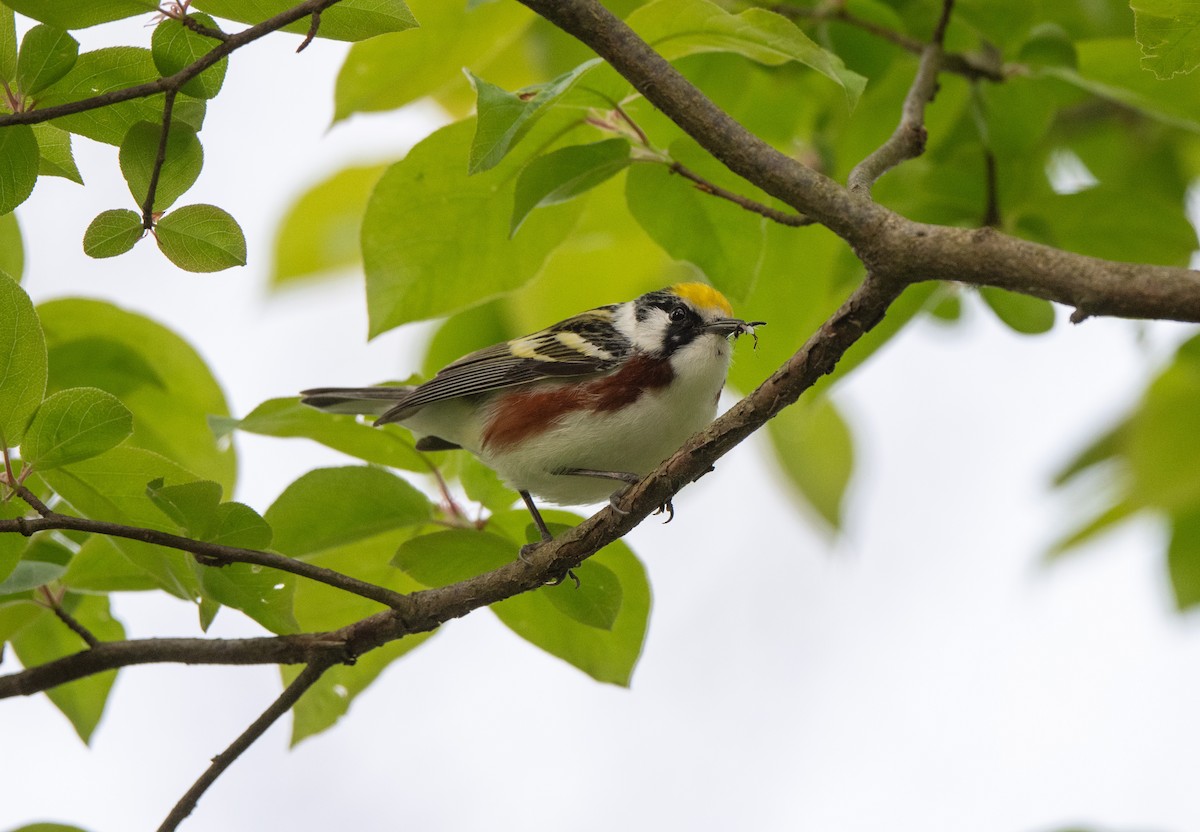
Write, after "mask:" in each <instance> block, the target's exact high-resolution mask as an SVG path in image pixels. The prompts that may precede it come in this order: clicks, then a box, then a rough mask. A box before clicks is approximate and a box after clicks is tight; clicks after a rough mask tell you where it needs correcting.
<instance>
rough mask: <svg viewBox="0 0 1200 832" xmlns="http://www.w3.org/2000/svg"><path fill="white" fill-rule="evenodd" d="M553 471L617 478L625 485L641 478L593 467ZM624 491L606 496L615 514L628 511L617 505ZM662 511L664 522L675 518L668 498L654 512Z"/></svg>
mask: <svg viewBox="0 0 1200 832" xmlns="http://www.w3.org/2000/svg"><path fill="white" fill-rule="evenodd" d="M554 473H556V474H562V475H563V476H568V477H597V478H598V479H604V480H617V481H618V482H623V483H625V484H626V485H627V486H629V485H633V484H635V483H637V482H640V481H641V479H642V478H641V476H639V475H638V474H631V473H629V472H628V471H597V470H595V469H593V468H563V469H561V470H559V471H555V472H554ZM625 491H626V489H624V488H623V489H621V490H620V491H614V492H613V493H612V494H610V495H609V497H608V504H609V505H610V506H612V509H613V511H615V512H616V513H617V514H628V513H629V512H627V511H626V510H625V509H623V508H621V507H620V506H619V505H617V500H618V499H619V498H620V496H621V495H622V494H624V493H625ZM664 511H665V512H667V519H666V520H665V521H664V522H667V523H670V522H671V521H672V520H674V519H675V506H673V505H671V501H670V500H667V501H666V502H665V503H663V504H662V505H661V506H659V507H658V508H657V509H656V510H655V512H654V513H655V514H662V513H663V512H664Z"/></svg>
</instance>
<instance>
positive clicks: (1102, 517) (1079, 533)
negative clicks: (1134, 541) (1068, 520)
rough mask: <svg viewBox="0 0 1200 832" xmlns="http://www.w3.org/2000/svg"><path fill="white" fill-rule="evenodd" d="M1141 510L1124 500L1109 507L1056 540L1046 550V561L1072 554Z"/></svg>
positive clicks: (1139, 507)
mask: <svg viewBox="0 0 1200 832" xmlns="http://www.w3.org/2000/svg"><path fill="white" fill-rule="evenodd" d="M1141 508H1142V507H1141V506H1138V505H1135V504H1134V503H1131V502H1129V501H1128V500H1122V501H1120V502H1118V503H1116V504H1114V505H1111V506H1109V507H1108V508H1106V509H1104V510H1103V511H1101V512H1099V513H1098V514H1096V515H1095V516H1094V517H1092V518H1090V519H1089V520H1087V521H1086V522H1084V523H1083V524H1082V525H1080V526H1079V527H1078V528H1076V529H1075V530H1074V531H1072V532H1070V533H1069V534H1067V535H1065V536H1064V537H1062V538H1060V539H1059V540H1056V541H1055V542H1054V543H1053V544H1052V545H1051V546H1050V548H1049V549H1047V550H1046V559H1047V560H1055V559H1056V558H1060V557H1062V556H1063V555H1066V554H1068V553H1070V551H1071V550H1072V549H1076V548H1078V547H1079V546H1082V545H1083V544H1085V543H1087V542H1088V541H1090V540H1092V539H1093V538H1095V537H1098V536H1099V535H1101V534H1103V533H1105V532H1107V531H1108V530H1109V529H1111V528H1112V527H1113V526H1116V525H1118V524H1120V523H1123V522H1125V521H1126V520H1128V519H1129V518H1130V517H1132V516H1133V515H1134V514H1136V513H1137V512H1138V511H1140V510H1141Z"/></svg>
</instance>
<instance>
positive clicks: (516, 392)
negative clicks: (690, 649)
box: [301, 283, 763, 540]
mask: <svg viewBox="0 0 1200 832" xmlns="http://www.w3.org/2000/svg"><path fill="white" fill-rule="evenodd" d="M732 315H733V309H732V308H731V307H730V305H729V301H727V300H726V299H725V297H724V296H723V295H722V294H721V293H720V292H718V291H717V290H716V289H713V288H712V287H710V286H706V285H704V284H702V283H678V284H676V285H674V286H670V287H668V288H666V289H662V290H659V291H656V292H649V293H647V294H644V295H642V296H641V297H638V298H636V299H634V300H631V301H626V302H625V303H617V304H612V305H609V306H601V307H598V308H596V309H590V310H588V311H587V312H581V313H579V314H578V315H575V316H573V317H570V318H567V319H566V320H564V321H559V322H558V323H556V324H553V325H552V326H549V327H546V328H545V329H543V330H541V331H540V332H535V333H533V334H532V335H526V336H524V337H522V338H515V339H513V340H511V341H506V342H504V343H502V344H496V345H495V346H492V347H487V348H486V349H482V350H479V351H478V352H473V353H471V354H470V355H466V356H463V357H462V358H460V359H458V360H457V361H455V362H454V363H452V364H450V365H448V366H446V367H445V368H443V369H442V370H440V371H439V372H438V373H437V375H435V376H434V377H433V378H431V379H430V380H429V381H427V382H425V383H424V384H421V385H419V386H416V387H352V388H343V387H321V388H316V389H313V390H305V391H304V392H303V393H302V394H301V395H302V398H301V401H302V402H304V403H305V404H307V405H311V406H313V407H316V408H319V409H321V410H327V411H331V412H336V413H368V414H373V415H376V416H378V418H377V419H376V420H375V424H376V425H382V424H387V423H388V422H397V423H399V424H401V425H403V426H404V427H406V428H408V429H409V430H411V431H412V432H413V433H414V434H416V435H417V437H418V441H417V449H418V450H430V451H432V450H449V449H453V448H465V449H466V450H468V451H470V452H471V453H473V454H475V455H476V456H477V457H479V459H480V460H481V461H482V462H483V463H484V464H485V465H487V466H488V467H490V468H492V469H493V470H494V471H496V473H497V474H499V475H500V477H501V479H503V480H504V481H505V482H506V483H508V484H509V485H510V486H511V487H512V488H514V489H516V490H517V491H518V492H519V493H520V495H521V498H522V499H523V500H524V501H525V505H526V506H528V507H529V512H530V514H532V515H533V520H534V522H535V523H536V524H537V527H538V530H539V531H540V532H541V535H542V539H543V540H549V539H550V538H551V535H550V531H549V530H548V529H547V528H546V523H545V521H543V520H542V516H541V514H540V513H539V512H538V509H537V506H536V504H535V503H534V502H533V497H532V496H531V495H533V494H536V495H538V496H539V497H541V498H543V499H545V500H548V501H550V502H553V503H559V504H563V505H580V504H586V503H595V502H600V501H602V500H604V499H605V498H608V497H610V495H612V494H613V492H614V490H617V489H618V487H617V486H615V485H614V483H625V484H632V483H635V482H637V481H638V480H639V479H641V478H642V477H643V476H645V475H646V474H648V473H650V471H652V470H654V468H656V467H657V466H658V464H659V463H660V462H662V461H663V460H664V459H666V458H667V457H668V456H670V455H671V454H672V453H673V452H674V451H676V450H677V449H678V448H679V446H680V445H682V444H683V443H684V441H685V440H687V439H688V437H690V436H691V435H692V434H693V433H696V432H697V431H699V430H701V429H703V428H704V427H706V426H707V425H708V424H709V423H710V422H711V421H712V420H713V417H714V416H715V415H716V411H717V398H718V397H719V396H720V393H721V388H722V387H724V385H725V376H726V374H727V373H728V371H729V362H730V353H731V348H730V341H731V340H736V338H737V336H739V335H741V334H743V333H748V334H751V335H753V334H754V327H756V326H762V325H763V322H762V321H752V322H749V323H747V322H746V321H743V320H741V319H739V318H734V317H732ZM668 508H669V506H668Z"/></svg>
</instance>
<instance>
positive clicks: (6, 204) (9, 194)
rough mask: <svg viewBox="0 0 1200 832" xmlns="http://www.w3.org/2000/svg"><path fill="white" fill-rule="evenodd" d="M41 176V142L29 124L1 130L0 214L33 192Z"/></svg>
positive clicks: (7, 211) (10, 209) (14, 125)
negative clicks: (39, 165) (39, 159)
mask: <svg viewBox="0 0 1200 832" xmlns="http://www.w3.org/2000/svg"><path fill="white" fill-rule="evenodd" d="M37 176H38V143H37V137H36V136H34V134H33V128H32V127H30V126H29V125H28V124H13V125H9V126H8V127H5V128H4V129H2V130H0V214H7V213H9V212H10V211H12V209H14V208H16V207H17V206H18V205H20V204H21V203H22V202H24V201H25V200H26V199H28V198H29V195H30V194H31V193H33V186H34V185H36V184H37Z"/></svg>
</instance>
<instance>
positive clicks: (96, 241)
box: [83, 208, 146, 258]
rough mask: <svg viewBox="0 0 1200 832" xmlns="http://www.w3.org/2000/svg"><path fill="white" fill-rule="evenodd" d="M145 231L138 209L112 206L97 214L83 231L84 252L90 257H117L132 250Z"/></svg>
mask: <svg viewBox="0 0 1200 832" xmlns="http://www.w3.org/2000/svg"><path fill="white" fill-rule="evenodd" d="M145 233H146V229H145V228H143V227H142V218H141V216H140V215H139V214H138V213H137V212H136V211H130V210H129V209H128V208H110V209H109V210H107V211H101V212H100V213H99V214H97V215H96V218H95V219H94V220H92V221H91V223H89V224H88V227H87V231H85V232H83V252H84V254H86V255H87V256H88V257H96V258H103V257H116V256H117V255H120V254H124V253H125V252H127V251H130V250H132V249H133V247H134V246H135V245H137V242H138V240H140V239H142V235H143V234H145Z"/></svg>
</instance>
